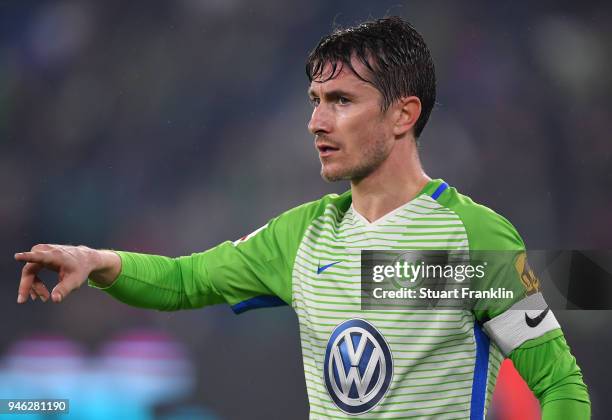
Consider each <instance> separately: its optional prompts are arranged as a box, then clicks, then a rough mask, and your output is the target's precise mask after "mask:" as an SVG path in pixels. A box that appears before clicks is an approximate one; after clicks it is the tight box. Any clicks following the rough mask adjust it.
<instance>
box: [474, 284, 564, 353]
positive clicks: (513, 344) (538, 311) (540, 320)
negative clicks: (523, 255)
mask: <svg viewBox="0 0 612 420" xmlns="http://www.w3.org/2000/svg"><path fill="white" fill-rule="evenodd" d="M556 328H561V327H560V325H559V322H557V319H556V318H555V315H554V314H553V313H552V311H551V310H550V308H549V307H548V305H547V304H546V301H545V300H544V296H542V293H535V294H533V295H530V296H527V297H526V298H525V299H523V300H520V301H518V302H516V303H515V304H514V305H512V306H511V307H510V308H508V310H506V311H505V312H504V313H502V314H499V315H498V316H496V317H495V318H493V319H491V320H490V321H487V322H485V323H484V330H485V332H486V333H487V335H488V336H489V337H490V338H491V339H492V340H493V341H494V342H495V343H496V344H497V345H498V346H499V348H500V349H501V351H502V352H503V353H504V355H505V356H508V355H509V354H510V352H512V350H514V349H515V348H517V347H518V346H520V345H521V344H523V343H524V342H525V341H527V340H531V339H533V338H538V337H540V336H542V335H544V334H545V333H547V332H548V331H552V330H554V329H556Z"/></svg>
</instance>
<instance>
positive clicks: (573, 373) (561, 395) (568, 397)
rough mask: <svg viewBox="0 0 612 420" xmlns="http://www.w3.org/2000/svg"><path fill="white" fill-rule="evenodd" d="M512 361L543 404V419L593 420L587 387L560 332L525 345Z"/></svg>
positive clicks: (514, 352) (546, 335) (516, 350)
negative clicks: (591, 419)
mask: <svg viewBox="0 0 612 420" xmlns="http://www.w3.org/2000/svg"><path fill="white" fill-rule="evenodd" d="M509 357H510V359H511V360H512V363H513V364H514V367H515V368H516V370H517V371H518V372H519V374H520V375H521V376H522V377H523V379H525V382H527V385H529V388H530V389H531V390H532V391H533V393H534V395H535V396H536V398H538V400H539V401H540V404H541V406H542V418H543V419H559V418H571V419H576V420H583V419H585V420H586V419H590V418H591V403H590V399H589V393H588V389H587V386H586V385H585V383H584V381H583V378H582V372H581V371H580V368H579V367H578V365H577V363H576V359H575V358H574V356H573V355H572V354H571V352H570V348H569V346H568V345H567V342H566V341H565V337H564V336H563V333H562V332H561V330H559V329H557V330H554V331H550V332H547V333H546V334H544V335H542V336H541V337H539V338H537V339H532V340H529V341H526V342H524V343H523V344H521V346H519V347H518V348H516V349H515V350H513V351H512V352H511V353H510V356H509Z"/></svg>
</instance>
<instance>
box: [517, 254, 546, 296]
mask: <svg viewBox="0 0 612 420" xmlns="http://www.w3.org/2000/svg"><path fill="white" fill-rule="evenodd" d="M514 267H515V268H516V271H517V272H518V274H519V277H520V279H521V283H522V284H523V287H525V294H527V295H532V294H534V293H537V292H539V291H540V280H539V279H538V277H537V276H536V275H535V273H534V272H533V270H532V269H531V267H530V266H529V262H528V261H527V254H526V253H525V252H521V253H520V254H519V255H518V257H516V260H515V262H514Z"/></svg>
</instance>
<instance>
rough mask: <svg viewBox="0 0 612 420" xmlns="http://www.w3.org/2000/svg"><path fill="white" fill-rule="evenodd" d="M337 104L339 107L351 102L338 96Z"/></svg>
mask: <svg viewBox="0 0 612 420" xmlns="http://www.w3.org/2000/svg"><path fill="white" fill-rule="evenodd" d="M338 103H339V104H340V105H347V104H349V103H351V101H350V99H348V98H346V97H344V96H339V97H338Z"/></svg>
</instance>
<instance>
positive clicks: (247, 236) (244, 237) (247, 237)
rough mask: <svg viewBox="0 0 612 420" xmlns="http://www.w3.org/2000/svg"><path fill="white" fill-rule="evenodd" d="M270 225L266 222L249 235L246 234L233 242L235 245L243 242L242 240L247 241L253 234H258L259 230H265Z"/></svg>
mask: <svg viewBox="0 0 612 420" xmlns="http://www.w3.org/2000/svg"><path fill="white" fill-rule="evenodd" d="M267 227H268V224H267V223H266V224H265V225H263V226H262V227H260V228H259V229H257V230H254V231H253V232H251V233H249V234H248V235H244V236H243V237H242V238H240V239H238V240H236V241H234V242H233V244H234V246H236V245H238V244H240V243H242V242H246V241H248V240H249V239H251V238H252V237H253V236H255V235H257V234H258V233H259V232H261V231H262V230H264V229H265V228H267Z"/></svg>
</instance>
